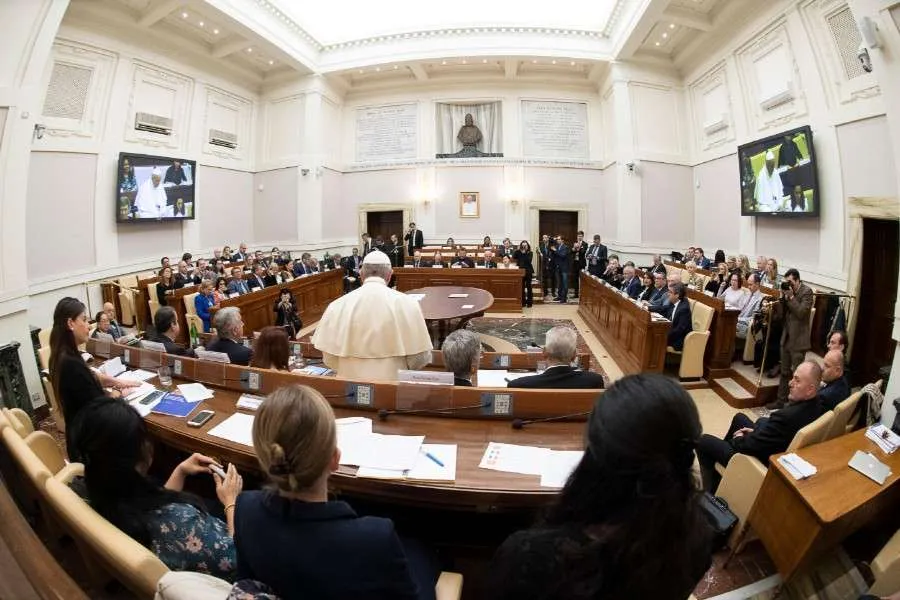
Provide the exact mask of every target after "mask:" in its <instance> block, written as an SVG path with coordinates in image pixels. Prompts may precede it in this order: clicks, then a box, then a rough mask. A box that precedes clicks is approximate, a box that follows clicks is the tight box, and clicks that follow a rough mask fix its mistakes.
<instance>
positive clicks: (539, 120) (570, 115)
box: [522, 100, 590, 159]
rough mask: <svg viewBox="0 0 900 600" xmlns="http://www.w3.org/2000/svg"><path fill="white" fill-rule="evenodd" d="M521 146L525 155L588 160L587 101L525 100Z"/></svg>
mask: <svg viewBox="0 0 900 600" xmlns="http://www.w3.org/2000/svg"><path fill="white" fill-rule="evenodd" d="M522 147H523V154H524V156H526V157H540V158H580V159H587V158H588V157H589V154H590V151H589V146H588V121H587V104H586V103H585V102H549V101H542V100H522Z"/></svg>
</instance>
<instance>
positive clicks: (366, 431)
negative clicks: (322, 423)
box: [334, 417, 372, 465]
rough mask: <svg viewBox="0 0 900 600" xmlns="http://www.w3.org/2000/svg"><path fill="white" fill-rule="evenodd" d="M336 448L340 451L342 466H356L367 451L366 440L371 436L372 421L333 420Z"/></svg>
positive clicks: (367, 419) (365, 419) (360, 418)
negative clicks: (335, 431)
mask: <svg viewBox="0 0 900 600" xmlns="http://www.w3.org/2000/svg"><path fill="white" fill-rule="evenodd" d="M334 423H335V425H336V426H337V446H338V448H340V450H341V464H342V465H358V464H359V463H360V461H362V460H363V458H364V456H365V452H366V451H367V450H368V447H367V445H366V439H367V438H368V437H369V436H370V435H372V419H369V418H367V417H347V418H344V419H335V420H334Z"/></svg>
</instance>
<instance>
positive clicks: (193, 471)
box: [71, 398, 243, 580]
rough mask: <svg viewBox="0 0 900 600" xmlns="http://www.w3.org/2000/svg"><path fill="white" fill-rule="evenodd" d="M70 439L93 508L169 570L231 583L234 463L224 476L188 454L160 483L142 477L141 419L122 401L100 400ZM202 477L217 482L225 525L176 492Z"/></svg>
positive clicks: (144, 444)
mask: <svg viewBox="0 0 900 600" xmlns="http://www.w3.org/2000/svg"><path fill="white" fill-rule="evenodd" d="M71 434H72V435H73V436H74V439H75V440H77V444H78V449H79V453H80V456H81V457H82V460H83V462H84V479H85V485H86V487H87V495H88V501H89V502H90V504H91V506H92V507H93V508H94V510H96V511H97V512H98V513H100V515H102V516H103V517H105V518H106V519H107V520H108V521H110V522H111V523H112V524H113V525H115V526H116V527H118V528H119V529H121V530H122V531H124V532H125V533H127V534H128V535H130V536H131V537H133V538H134V539H135V540H137V541H138V542H140V543H141V544H142V545H144V546H146V547H147V548H149V549H150V550H152V551H153V553H154V554H156V555H157V556H158V557H159V559H160V560H162V562H164V563H165V564H166V566H168V567H169V568H170V569H172V570H175V571H198V572H201V573H208V574H210V575H214V576H216V577H221V578H224V579H228V580H231V579H233V578H234V571H235V568H236V559H235V550H234V539H233V537H232V536H233V534H234V507H235V502H236V500H237V496H238V494H239V493H240V492H241V488H242V486H243V481H242V479H241V476H240V475H238V473H237V470H236V469H235V468H234V465H229V466H228V470H227V472H226V474H225V478H224V479H222V478H221V477H219V476H218V475H215V474H214V473H212V471H211V469H210V466H211V465H213V464H215V461H213V459H211V458H209V457H206V456H203V455H201V454H192V455H191V456H190V458H188V459H187V460H185V461H184V462H182V463H181V464H179V465H178V466H177V467H176V468H175V470H174V471H173V472H172V475H171V476H170V477H169V480H168V481H166V483H165V485H159V484H158V483H157V482H155V481H154V480H153V479H152V478H150V477H148V475H147V470H148V469H149V468H150V464H151V463H152V461H153V445H152V443H151V442H150V439H149V438H148V435H147V427H146V425H145V424H144V420H143V419H142V418H141V416H140V415H139V414H138V413H137V411H136V410H134V408H132V407H131V406H129V405H128V404H126V403H124V402H122V401H121V400H113V399H110V398H101V399H98V400H96V401H95V402H92V403H91V404H90V405H89V406H86V407H85V408H83V409H82V411H81V412H80V413H79V414H78V417H77V418H76V421H75V423H74V425H73V431H72V432H71ZM200 474H207V475H210V476H212V477H213V478H214V479H215V483H216V495H217V496H218V498H219V500H220V501H221V502H222V505H223V507H224V512H225V518H226V521H227V523H225V522H222V521H221V520H220V519H218V518H216V517H214V516H212V515H211V514H209V512H207V510H206V508H205V506H204V504H203V501H202V500H201V499H200V498H198V497H196V496H194V495H192V494H188V493H186V492H184V491H182V490H183V487H184V480H185V478H186V477H188V476H191V475H200Z"/></svg>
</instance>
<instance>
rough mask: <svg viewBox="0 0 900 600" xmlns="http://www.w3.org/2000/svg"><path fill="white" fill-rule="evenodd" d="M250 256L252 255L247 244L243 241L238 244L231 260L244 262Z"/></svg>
mask: <svg viewBox="0 0 900 600" xmlns="http://www.w3.org/2000/svg"><path fill="white" fill-rule="evenodd" d="M248 258H250V255H249V254H248V252H247V244H245V243H244V242H241V243H240V245H238V250H237V252H233V253H232V254H231V262H243V261H245V260H247V259H248Z"/></svg>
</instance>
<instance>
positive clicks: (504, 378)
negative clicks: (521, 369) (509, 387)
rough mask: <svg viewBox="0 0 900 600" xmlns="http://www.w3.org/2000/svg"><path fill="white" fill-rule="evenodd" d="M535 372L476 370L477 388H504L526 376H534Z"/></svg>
mask: <svg viewBox="0 0 900 600" xmlns="http://www.w3.org/2000/svg"><path fill="white" fill-rule="evenodd" d="M536 374H537V372H536V371H531V372H527V373H510V372H509V371H507V370H506V369H478V375H477V377H478V379H477V381H478V387H504V388H505V387H506V384H508V383H509V382H510V381H513V380H515V379H518V378H519V377H525V376H527V375H536Z"/></svg>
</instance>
